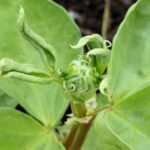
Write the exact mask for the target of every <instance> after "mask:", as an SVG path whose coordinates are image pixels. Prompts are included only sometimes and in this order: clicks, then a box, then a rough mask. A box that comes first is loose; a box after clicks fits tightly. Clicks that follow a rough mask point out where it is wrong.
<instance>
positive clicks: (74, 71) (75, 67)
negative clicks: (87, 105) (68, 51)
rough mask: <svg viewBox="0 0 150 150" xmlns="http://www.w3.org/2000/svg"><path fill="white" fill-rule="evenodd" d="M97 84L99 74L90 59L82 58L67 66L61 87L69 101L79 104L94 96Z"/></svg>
mask: <svg viewBox="0 0 150 150" xmlns="http://www.w3.org/2000/svg"><path fill="white" fill-rule="evenodd" d="M99 82H100V78H99V74H98V73H97V71H96V69H95V68H94V67H93V66H91V63H90V59H89V58H87V57H85V56H83V57H81V58H80V59H79V60H75V61H73V62H72V63H71V64H70V65H69V67H68V71H67V76H66V77H65V80H64V83H63V86H64V88H65V91H66V95H67V97H68V98H69V100H73V101H80V102H81V101H85V100H88V99H90V98H92V97H94V96H95V94H96V90H97V89H98V86H99Z"/></svg>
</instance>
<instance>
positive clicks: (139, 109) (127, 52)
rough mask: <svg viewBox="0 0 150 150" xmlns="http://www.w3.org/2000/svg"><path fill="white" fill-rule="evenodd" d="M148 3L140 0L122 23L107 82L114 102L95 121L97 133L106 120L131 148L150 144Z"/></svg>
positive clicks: (135, 148)
mask: <svg viewBox="0 0 150 150" xmlns="http://www.w3.org/2000/svg"><path fill="white" fill-rule="evenodd" d="M149 4H150V2H149V1H147V0H139V1H138V2H137V3H136V4H135V5H134V6H132V7H131V8H130V10H129V11H128V13H127V16H126V17H125V20H124V21H123V23H122V25H121V26H120V29H119V32H118V33H117V35H116V37H115V40H114V45H113V50H112V58H111V62H110V65H109V68H108V77H106V79H108V80H107V81H108V85H107V84H105V85H107V88H106V89H105V90H106V93H107V96H108V98H111V100H113V101H115V102H114V104H113V106H112V108H110V110H108V111H105V113H100V114H99V115H98V117H97V118H96V121H95V126H96V129H97V132H98V133H99V132H100V129H101V128H102V125H101V124H102V123H104V125H105V126H104V127H105V128H107V129H108V130H109V132H111V133H112V134H113V135H114V136H115V137H116V138H117V139H118V141H119V143H123V144H124V145H126V146H127V148H128V149H130V150H145V149H147V148H148V147H149V146H150V119H149V118H150V115H149V114H150V109H149V106H150V97H149V92H150V86H149V85H150V82H149V81H150V80H149V79H150V76H149V70H150V59H149V55H150V44H149V42H148V41H149V40H150V36H149V33H150V23H149V21H148V20H149V19H150V10H149ZM122 43H123V44H124V46H123V45H122ZM105 81H106V80H105ZM103 130H104V129H103ZM114 143H115V142H114Z"/></svg>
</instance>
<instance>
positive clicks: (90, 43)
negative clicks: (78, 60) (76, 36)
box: [71, 34, 107, 50]
mask: <svg viewBox="0 0 150 150" xmlns="http://www.w3.org/2000/svg"><path fill="white" fill-rule="evenodd" d="M84 46H87V47H88V49H89V50H91V49H94V48H107V47H106V45H105V43H104V39H103V38H102V37H101V36H100V35H98V34H93V35H88V36H85V37H82V38H81V39H80V40H79V42H78V43H77V44H76V45H71V47H72V48H74V49H79V48H83V47H84Z"/></svg>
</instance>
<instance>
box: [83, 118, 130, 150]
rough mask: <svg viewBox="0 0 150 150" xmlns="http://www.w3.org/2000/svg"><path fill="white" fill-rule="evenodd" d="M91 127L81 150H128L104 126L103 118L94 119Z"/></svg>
mask: <svg viewBox="0 0 150 150" xmlns="http://www.w3.org/2000/svg"><path fill="white" fill-rule="evenodd" d="M94 122H98V123H94V125H93V126H92V127H91V129H90V131H89V133H88V135H87V137H86V139H85V142H84V144H83V146H82V150H91V149H92V150H120V149H121V150H129V149H128V147H127V146H126V145H125V144H123V143H122V142H120V141H119V140H118V139H117V138H116V136H115V135H113V134H112V133H111V131H109V130H108V128H107V127H106V126H105V122H104V118H103V117H102V116H101V118H98V119H96V120H95V121H94Z"/></svg>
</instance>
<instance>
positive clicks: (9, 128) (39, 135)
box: [0, 108, 63, 150]
mask: <svg viewBox="0 0 150 150" xmlns="http://www.w3.org/2000/svg"><path fill="white" fill-rule="evenodd" d="M49 130H50V129H49ZM0 133H1V134H0V146H1V148H2V149H3V150H10V149H11V150H41V148H42V149H43V150H48V148H54V149H55V150H63V147H62V145H61V144H60V143H59V142H58V141H57V139H56V137H55V136H54V133H52V131H48V129H46V128H44V127H42V125H41V124H40V123H39V122H37V121H36V120H35V119H33V118H31V117H30V116H28V115H25V114H23V113H22V112H19V111H16V110H13V109H9V108H0Z"/></svg>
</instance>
